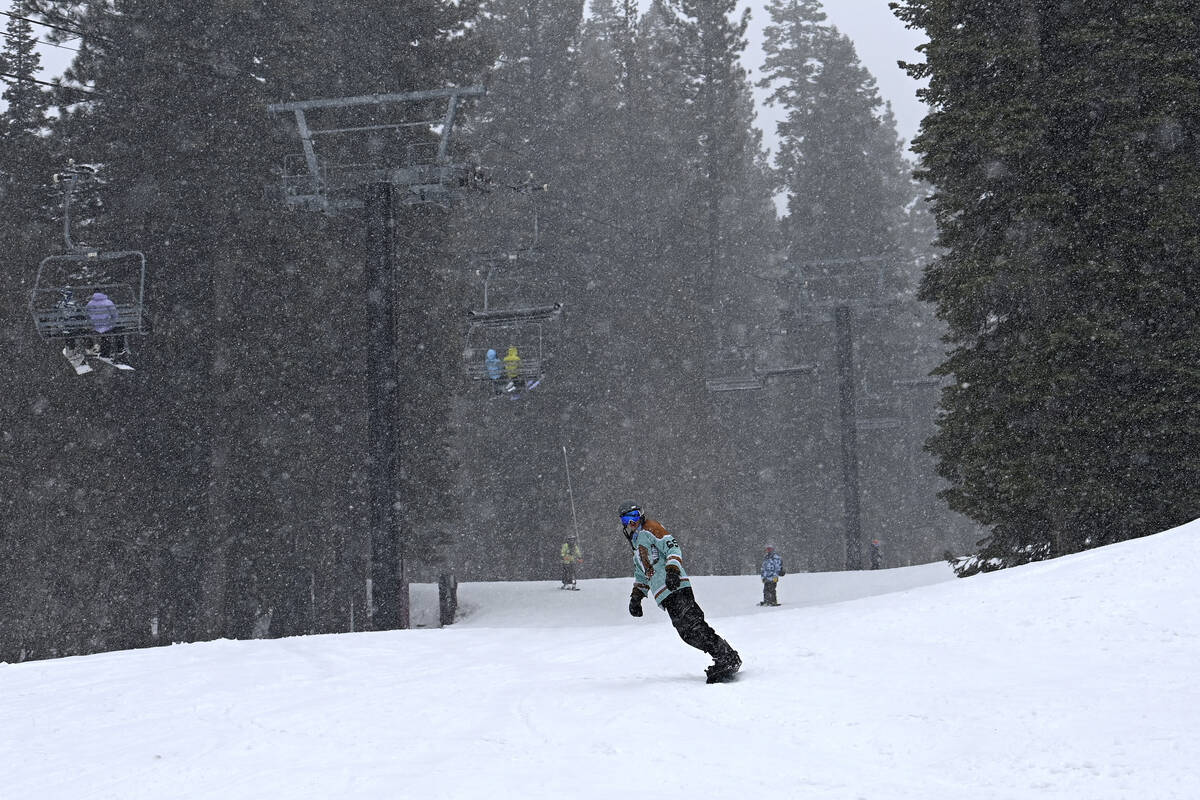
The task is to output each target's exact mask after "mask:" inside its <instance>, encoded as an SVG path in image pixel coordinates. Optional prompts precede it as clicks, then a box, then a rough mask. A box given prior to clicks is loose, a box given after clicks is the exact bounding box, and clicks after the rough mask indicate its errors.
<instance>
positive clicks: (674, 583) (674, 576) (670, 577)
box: [667, 567, 679, 592]
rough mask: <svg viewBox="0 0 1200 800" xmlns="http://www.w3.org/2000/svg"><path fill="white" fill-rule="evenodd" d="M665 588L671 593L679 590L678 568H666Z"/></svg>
mask: <svg viewBox="0 0 1200 800" xmlns="http://www.w3.org/2000/svg"><path fill="white" fill-rule="evenodd" d="M667 588H668V589H670V590H671V591H672V592H673V591H675V590H676V589H678V588H679V567H667Z"/></svg>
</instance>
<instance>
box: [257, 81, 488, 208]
mask: <svg viewBox="0 0 1200 800" xmlns="http://www.w3.org/2000/svg"><path fill="white" fill-rule="evenodd" d="M484 91H485V90H484V88H483V87H482V86H467V87H461V88H459V87H454V88H446V89H431V90H428V91H423V92H399V93H391V94H370V95H358V96H356V97H334V98H328V99H323V100H298V101H294V102H289V103H272V104H270V105H268V106H267V111H269V112H271V113H272V114H286V113H291V114H292V115H294V118H295V122H296V131H297V132H298V133H299V135H300V146H301V149H302V152H301V153H299V154H296V155H292V156H288V157H287V158H286V159H285V162H284V170H283V176H282V181H281V184H282V189H283V200H284V202H285V203H287V205H289V206H291V207H293V208H302V209H308V210H319V211H324V212H325V213H327V214H336V213H338V212H340V211H344V210H347V209H352V208H363V207H364V205H365V200H364V198H363V197H362V195H361V189H362V187H364V186H369V185H372V184H388V185H390V186H392V187H393V188H394V189H400V190H403V191H402V192H400V193H399V194H398V195H397V199H398V200H399V201H400V202H402V203H406V204H420V203H432V204H436V205H442V206H445V205H448V204H449V203H450V200H451V198H452V195H453V191H454V190H455V189H456V188H458V187H460V186H462V185H465V184H466V183H467V182H469V181H470V179H471V175H472V174H473V172H474V171H475V168H474V165H472V164H468V163H465V162H455V161H453V160H451V152H450V141H451V136H452V133H453V130H454V123H455V121H456V118H457V116H458V111H459V108H460V106H461V105H462V101H463V98H465V97H476V96H479V95H482V94H484ZM443 103H444V105H445V108H444V110H441V111H440V113H436V114H435V113H433V109H435V108H438V107H440V106H441V105H442V104H443ZM314 118H319V119H320V120H322V121H323V122H322V123H317V122H315V121H314ZM347 118H348V120H347ZM339 119H342V120H346V121H341V122H339V121H338V120H339ZM318 124H324V125H326V126H327V127H317V125H318ZM413 134H417V135H413ZM388 139H390V140H391V141H390V142H388V141H387V140H388ZM352 140H357V141H359V142H367V143H370V144H373V145H374V147H371V148H368V150H367V152H365V153H364V152H362V151H361V150H360V151H359V152H357V153H355V152H354V150H353V148H347V149H344V150H339V148H338V144H339V143H345V142H348V141H352ZM381 145H384V146H381ZM386 145H395V149H394V150H391V151H387V149H386Z"/></svg>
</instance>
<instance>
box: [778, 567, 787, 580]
mask: <svg viewBox="0 0 1200 800" xmlns="http://www.w3.org/2000/svg"><path fill="white" fill-rule="evenodd" d="M784 575H787V573H786V572H784V571H783V567H780V568H779V577H781V578H782V577H783V576H784Z"/></svg>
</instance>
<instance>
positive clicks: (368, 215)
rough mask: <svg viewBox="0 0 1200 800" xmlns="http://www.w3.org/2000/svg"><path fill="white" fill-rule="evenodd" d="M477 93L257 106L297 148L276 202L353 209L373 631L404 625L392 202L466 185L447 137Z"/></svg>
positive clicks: (450, 194)
mask: <svg viewBox="0 0 1200 800" xmlns="http://www.w3.org/2000/svg"><path fill="white" fill-rule="evenodd" d="M483 93H484V89H483V87H482V86H472V87H466V88H445V89H433V90H430V91H422V92H405V93H396V94H373V95H360V96H357V97H339V98H332V99H325V100H302V101H298V102H291V103H273V104H271V105H268V106H267V110H268V111H269V112H270V113H272V114H287V113H291V114H293V115H294V118H295V124H296V130H297V132H298V133H299V136H300V145H301V149H302V152H301V153H300V154H298V155H296V156H291V157H289V158H288V159H287V160H286V161H285V165H284V172H283V176H282V181H281V188H282V190H283V201H284V202H285V203H286V204H287V205H288V206H289V207H291V208H293V209H305V210H312V211H322V212H324V213H326V214H338V213H344V212H348V211H354V212H357V210H358V209H362V210H363V211H362V213H363V215H364V223H365V225H366V243H367V264H366V275H367V287H366V289H367V302H366V313H367V314H368V317H369V334H368V341H367V407H368V437H369V444H368V447H369V454H370V455H369V457H370V461H369V463H370V492H369V495H370V496H369V500H368V502H369V505H370V528H371V531H370V536H371V564H370V578H369V581H370V582H369V584H368V591H367V609H368V613H371V626H372V627H373V628H374V629H375V630H393V629H397V628H407V627H408V626H409V603H408V577H407V574H406V571H405V564H404V553H403V551H402V549H401V539H400V528H399V520H398V518H397V513H396V508H397V505H398V500H399V498H398V496H397V482H396V476H397V459H398V452H397V435H396V430H397V426H398V425H399V424H400V423H401V420H400V419H399V418H398V417H399V414H398V407H397V403H396V400H397V397H396V393H397V388H398V386H399V382H398V380H397V374H396V353H397V352H399V351H398V349H397V342H396V328H395V306H396V280H395V228H396V204H397V203H402V204H404V205H425V204H430V205H437V206H440V207H443V208H445V207H449V205H450V204H451V202H452V201H453V198H454V196H455V195H456V194H457V193H458V192H459V191H461V190H462V189H463V188H465V187H467V186H469V185H470V183H471V182H472V179H473V177H474V174H475V172H476V168H475V166H474V165H472V164H468V163H462V162H455V161H453V160H452V159H451V152H450V141H451V135H452V133H453V130H454V123H455V118H456V115H457V114H458V110H459V107H460V105H461V103H462V101H463V99H464V98H467V97H474V96H479V95H482V94H483ZM413 345H414V346H415V343H413ZM405 349H407V346H405ZM372 612H373V613H372Z"/></svg>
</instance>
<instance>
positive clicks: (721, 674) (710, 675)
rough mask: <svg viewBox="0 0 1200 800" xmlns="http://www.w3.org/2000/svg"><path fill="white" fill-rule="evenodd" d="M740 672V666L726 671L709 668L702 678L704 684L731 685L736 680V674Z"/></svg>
mask: <svg viewBox="0 0 1200 800" xmlns="http://www.w3.org/2000/svg"><path fill="white" fill-rule="evenodd" d="M740 670H741V665H738V666H736V667H731V668H726V669H713V668H712V667H709V671H708V672H706V673H705V674H706V677H705V678H704V682H705V683H733V682H734V681H735V680H737V674H738V672H739V671H740Z"/></svg>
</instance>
